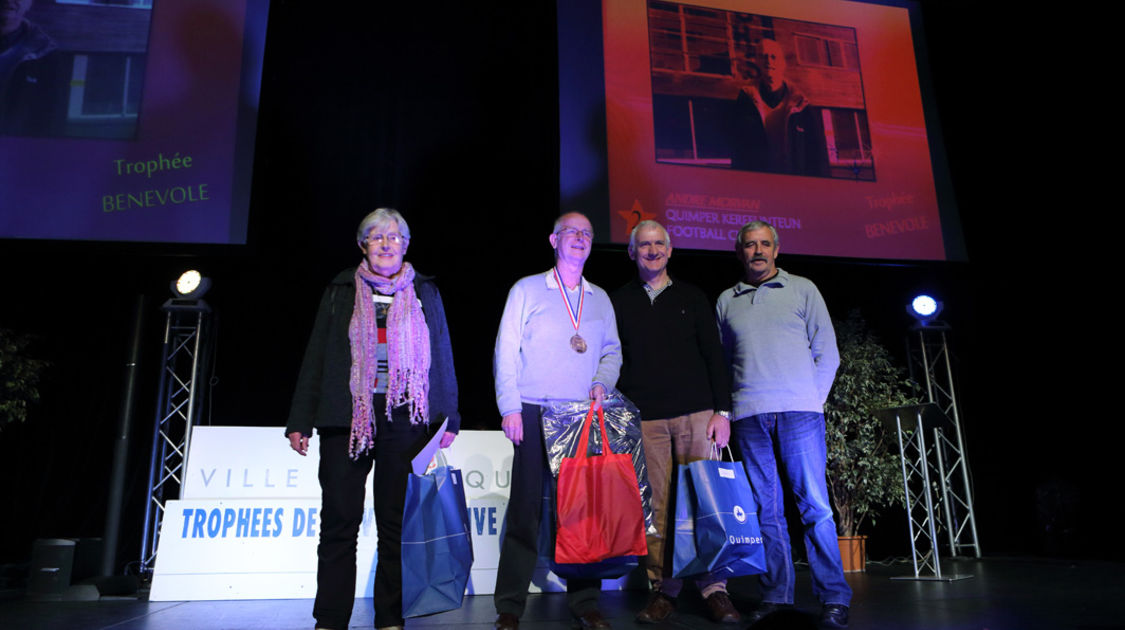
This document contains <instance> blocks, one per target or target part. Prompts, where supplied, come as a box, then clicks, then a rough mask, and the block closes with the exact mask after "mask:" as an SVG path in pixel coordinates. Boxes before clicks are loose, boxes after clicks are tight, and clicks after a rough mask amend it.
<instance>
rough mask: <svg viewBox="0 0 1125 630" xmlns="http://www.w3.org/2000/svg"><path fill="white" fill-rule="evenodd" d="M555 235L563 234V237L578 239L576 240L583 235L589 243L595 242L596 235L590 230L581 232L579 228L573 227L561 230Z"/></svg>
mask: <svg viewBox="0 0 1125 630" xmlns="http://www.w3.org/2000/svg"><path fill="white" fill-rule="evenodd" d="M555 234H561V235H563V236H572V237H576V238H577V237H578V236H579V235H581V236H582V237H583V238H585V239H586V240H588V241H592V240H594V233H593V232H591V231H590V230H580V229H578V228H572V227H565V228H563V229H561V230H559V231H558V232H555Z"/></svg>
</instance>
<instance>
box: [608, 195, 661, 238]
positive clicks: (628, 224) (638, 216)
mask: <svg viewBox="0 0 1125 630" xmlns="http://www.w3.org/2000/svg"><path fill="white" fill-rule="evenodd" d="M617 214H619V215H621V218H622V219H624V220H625V233H626V234H629V233H630V232H632V231H633V228H635V227H637V224H638V223H640V222H641V221H649V220H652V219H655V218H656V215H655V214H653V213H650V212H645V209H644V207H642V206H641V200H640V199H634V200H633V207H632V208H630V209H629V210H618V211H617Z"/></svg>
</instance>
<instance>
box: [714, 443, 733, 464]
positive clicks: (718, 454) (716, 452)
mask: <svg viewBox="0 0 1125 630" xmlns="http://www.w3.org/2000/svg"><path fill="white" fill-rule="evenodd" d="M723 448H725V449H726V451H727V455H729V456H730V461H731V462H734V452H733V451H731V450H730V444H727V445H726V446H724V447H723ZM707 458H708V459H712V460H716V461H720V462H721V461H723V451H722V449H720V448H719V445H718V444H716V443H715V442H714V441H712V442H711V451H710V452H709V453H708V455H707Z"/></svg>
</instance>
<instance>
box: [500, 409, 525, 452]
mask: <svg viewBox="0 0 1125 630" xmlns="http://www.w3.org/2000/svg"><path fill="white" fill-rule="evenodd" d="M500 428H502V429H504V435H505V436H507V438H508V439H509V440H511V441H512V444H517V445H518V444H519V443H520V442H522V441H523V414H522V413H520V412H518V411H517V412H516V413H510V414H508V415H506V416H504V421H503V422H501V423H500Z"/></svg>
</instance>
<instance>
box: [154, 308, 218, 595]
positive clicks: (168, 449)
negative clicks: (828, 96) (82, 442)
mask: <svg viewBox="0 0 1125 630" xmlns="http://www.w3.org/2000/svg"><path fill="white" fill-rule="evenodd" d="M163 310H164V311H165V312H166V313H167V317H166V319H165V323H164V351H163V357H162V360H161V362H160V385H159V391H158V397H159V399H158V401H157V408H156V418H155V426H154V427H153V435H152V456H151V459H150V460H149V470H148V488H149V494H148V501H147V502H146V504H145V522H144V532H143V534H142V539H141V560H140V571H141V573H152V571H153V569H154V568H155V564H156V552H157V549H158V546H159V542H160V523H161V521H162V520H163V519H164V505H165V502H166V501H167V500H169V499H178V498H180V496H181V493H182V489H183V488H182V486H183V472H184V467H185V465H186V464H187V453H188V446H189V445H190V444H191V428H192V427H193V426H194V425H196V424H199V419H200V415H201V413H200V412H201V409H202V408H203V405H202V404H201V403H202V399H203V395H204V392H205V391H206V390H205V387H204V385H205V380H206V379H205V377H204V374H206V370H207V366H208V364H209V362H210V361H209V359H210V356H209V355H210V349H211V347H212V344H211V343H209V341H210V340H209V339H208V337H209V335H210V332H211V327H210V319H211V317H210V316H211V313H210V308H209V307H208V306H207V304H206V303H205V302H203V301H201V300H169V301H168V302H166V303H165V304H164V307H163Z"/></svg>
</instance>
